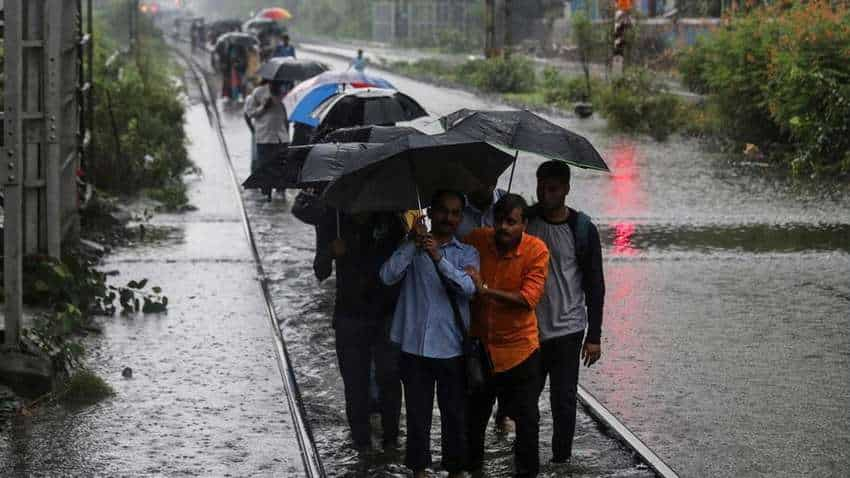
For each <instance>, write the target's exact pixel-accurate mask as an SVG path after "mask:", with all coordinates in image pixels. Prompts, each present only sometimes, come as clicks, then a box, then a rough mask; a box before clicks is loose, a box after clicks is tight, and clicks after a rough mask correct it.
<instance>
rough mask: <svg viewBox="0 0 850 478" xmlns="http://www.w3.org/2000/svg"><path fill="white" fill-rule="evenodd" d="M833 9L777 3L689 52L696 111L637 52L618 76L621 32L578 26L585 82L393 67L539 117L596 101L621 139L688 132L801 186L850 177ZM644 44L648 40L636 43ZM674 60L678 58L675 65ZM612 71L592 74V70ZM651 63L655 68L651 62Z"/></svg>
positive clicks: (583, 21) (838, 15) (552, 74)
mask: <svg viewBox="0 0 850 478" xmlns="http://www.w3.org/2000/svg"><path fill="white" fill-rule="evenodd" d="M848 12H849V10H848V7H847V6H846V5H844V4H835V5H831V4H830V2H828V1H826V0H816V1H813V2H807V3H793V4H792V3H789V2H778V3H775V4H773V5H769V6H764V7H757V8H753V9H751V10H747V11H739V12H736V13H733V14H731V15H730V16H728V17H726V19H725V20H726V21H725V24H724V26H723V27H722V28H719V29H718V30H717V31H715V32H713V33H712V34H711V35H707V36H705V37H703V38H701V39H700V40H699V41H698V42H697V44H696V45H694V46H693V47H690V48H687V49H685V50H683V51H681V52H680V53H679V54H678V55H677V56H675V57H674V61H673V62H672V64H675V65H677V69H678V72H679V74H680V76H681V78H682V81H683V83H684V85H685V86H686V87H688V88H689V89H691V90H692V91H694V92H696V93H699V94H701V95H703V98H702V99H701V100H699V101H697V102H695V101H693V100H687V99H684V98H683V97H681V96H679V95H676V94H673V93H671V92H670V91H669V89H668V87H667V85H666V84H665V82H664V81H663V80H662V79H661V78H662V77H661V76H659V74H658V73H657V72H656V71H654V70H650V69H648V68H646V67H644V66H641V65H644V64H647V61H644V60H643V59H640V58H637V57H636V56H635V55H636V53H634V49H635V46H634V45H633V46H632V47H631V49H632V51H629V50H627V51H626V54H625V57H626V58H625V67H624V70H623V73H622V74H621V75H613V74H611V70H610V62H609V60H608V58H610V57H611V52H610V45H611V44H612V42H611V38H610V34H609V33H608V32H607V31H605V29H600V28H593V27H591V25H590V22H589V21H588V20H587V18H586V17H584V16H583V15H581V14H578V15H575V16H574V17H573V20H572V21H573V28H572V32H573V38H572V40H573V44H574V45H576V46H577V48H578V57H579V58H578V60H579V63H580V64H581V65H582V67H583V68H582V69H583V74H581V75H565V74H563V73H561V72H560V71H558V70H556V69H554V68H543V69H538V68H535V66H534V64H533V63H532V62H531V61H529V60H527V59H525V58H523V57H522V56H517V55H514V56H511V57H510V58H508V59H505V58H495V59H490V60H469V61H467V62H464V63H461V64H456V65H454V64H449V63H447V62H443V61H439V60H434V59H428V60H420V61H418V62H414V63H405V62H399V63H394V64H391V65H389V66H390V68H392V69H394V70H396V71H399V72H400V73H403V74H407V75H410V76H415V77H420V78H425V79H429V80H436V81H438V82H447V83H453V84H458V85H463V86H469V87H473V88H476V89H478V90H481V91H483V92H487V93H494V94H499V95H501V96H502V98H503V99H504V100H506V101H508V102H510V103H513V104H516V105H521V106H527V107H531V108H556V109H561V110H571V109H572V108H573V106H574V104H575V103H576V102H580V101H590V102H591V103H593V105H594V107H595V109H596V111H597V112H598V113H599V114H600V115H601V116H602V117H604V118H605V119H606V120H607V123H608V127H609V128H611V129H612V130H616V131H623V132H627V133H634V134H647V135H649V136H651V137H653V138H655V139H656V140H659V141H663V140H665V139H666V138H668V137H669V136H670V135H673V134H676V133H679V134H685V135H689V136H696V137H702V138H706V139H711V140H712V141H713V142H714V143H716V144H720V145H723V146H724V147H725V148H726V149H728V150H729V151H731V152H741V151H744V150H746V151H747V154H748V156H750V157H752V158H754V159H756V160H759V161H770V162H772V163H773V164H776V165H778V166H780V167H783V168H786V169H787V170H788V171H789V172H790V173H791V174H792V175H794V176H821V177H825V176H831V175H839V176H846V175H848V174H850V13H848ZM629 35H631V38H632V40H633V41H635V40H636V39H637V38H639V37H640V32H639V31H636V30H635V31H631V32H630V33H629ZM667 56H670V55H669V54H668V55H666V56H665V58H666V57H667ZM592 63H593V64H596V65H599V64H600V63H601V64H603V65H604V66H606V69H605V73H604V74H600V73H598V70H597V74H596V75H593V74H591V68H590V65H591V64H592ZM650 63H651V62H650Z"/></svg>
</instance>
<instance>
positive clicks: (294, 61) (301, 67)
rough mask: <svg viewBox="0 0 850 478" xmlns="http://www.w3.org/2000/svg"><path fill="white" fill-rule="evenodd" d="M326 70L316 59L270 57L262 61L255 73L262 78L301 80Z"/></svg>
mask: <svg viewBox="0 0 850 478" xmlns="http://www.w3.org/2000/svg"><path fill="white" fill-rule="evenodd" d="M327 70H328V67H327V66H326V65H325V64H323V63H319V62H318V61H313V60H305V59H303V58H292V57H285V58H272V59H270V60H269V61H267V62H265V63H263V66H261V67H260V69H259V70H258V71H257V75H259V76H260V78H262V79H264V80H275V81H293V82H295V81H301V80H306V79H307V78H312V77H314V76H316V75H318V74H320V73H323V72H325V71H327Z"/></svg>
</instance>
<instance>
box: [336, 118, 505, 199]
mask: <svg viewBox="0 0 850 478" xmlns="http://www.w3.org/2000/svg"><path fill="white" fill-rule="evenodd" d="M353 156H358V157H357V159H356V160H355V161H348V162H346V163H345V165H344V169H343V174H342V176H340V177H339V179H337V180H336V181H333V182H332V183H330V185H328V187H327V189H326V190H325V192H324V194H323V198H324V199H325V201H326V202H327V203H328V204H330V205H331V206H333V207H335V208H337V209H341V210H343V211H346V212H349V213H357V212H369V211H404V210H408V209H418V208H419V207H424V206H427V205H428V202H429V200H430V199H431V195H433V194H434V193H435V192H436V191H438V190H440V189H451V190H456V191H460V192H464V193H466V192H470V191H475V190H479V189H481V188H482V187H484V186H486V185H490V184H495V183H496V181H497V180H498V179H499V176H500V175H501V174H502V172H504V170H505V169H506V168H507V167H508V166H509V165H510V164H511V162H512V161H513V156H511V155H510V154H507V153H505V152H504V151H502V150H500V149H498V148H496V147H494V146H492V145H490V144H488V143H486V142H483V141H476V140H473V139H470V138H467V137H464V136H460V135H455V134H452V133H443V134H439V135H433V136H432V135H416V134H413V135H408V136H404V137H401V138H398V139H396V140H395V141H393V142H390V143H386V144H384V145H382V146H379V147H376V148H368V149H365V150H364V151H362V152H360V153H358V154H356V155H353Z"/></svg>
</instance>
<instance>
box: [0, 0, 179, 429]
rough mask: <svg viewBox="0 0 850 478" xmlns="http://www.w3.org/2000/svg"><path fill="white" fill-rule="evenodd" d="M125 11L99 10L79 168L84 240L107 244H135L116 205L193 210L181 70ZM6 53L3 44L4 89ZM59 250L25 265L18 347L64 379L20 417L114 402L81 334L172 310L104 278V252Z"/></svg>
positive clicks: (159, 297)
mask: <svg viewBox="0 0 850 478" xmlns="http://www.w3.org/2000/svg"><path fill="white" fill-rule="evenodd" d="M129 5H130V4H129V2H127V1H126V0H121V1H115V2H109V3H103V4H102V5H101V7H100V8H98V9H97V10H96V12H95V15H96V22H95V37H96V42H95V55H94V56H95V58H94V72H93V76H94V83H95V84H94V90H93V91H94V104H95V109H94V111H93V122H94V130H93V131H92V139H93V142H92V147H91V150H90V154H89V155H88V156H87V157H86V158H85V163H84V166H83V167H84V173H85V179H86V180H87V181H88V182H89V183H91V184H92V185H93V186H94V187H95V190H96V192H95V194H94V199H92V200H90V201H88V204H87V206H86V207H85V208H83V209H82V210H81V218H82V224H83V231H82V235H83V237H87V238H92V237H97V238H98V239H100V238H103V239H104V240H105V242H107V244H108V245H114V244H112V243H126V242H128V241H125V240H123V239H124V238H126V237H129V232H128V231H129V230H128V229H127V228H126V222H127V220H129V219H130V214H129V213H126V211H123V213H125V214H126V216H127V217H126V218H124V219H118V216H120V214H117V213H116V211H117V210H118V207H117V204H118V203H119V202H120V201H125V200H132V199H134V198H136V197H139V196H140V195H141V196H146V197H149V198H151V199H154V200H156V201H158V202H159V203H160V204H161V205H162V206H161V209H164V210H169V211H177V210H182V209H185V208H187V207H188V204H187V197H186V187H185V185H184V183H183V175H184V174H185V173H186V172H187V171H188V170H189V169H190V168H191V167H192V164H191V162H190V161H189V157H188V152H187V149H186V141H187V140H186V134H185V131H184V130H183V119H184V113H185V111H184V104H183V99H182V91H181V89H180V87H179V83H178V81H177V78H179V74H180V71H179V70H178V69H177V66H176V65H175V64H174V63H173V62H172V61H171V59H170V56H169V55H168V54H167V47H166V45H165V43H164V40H163V39H162V37H161V36H160V34H159V32H158V31H157V30H156V29H155V28H154V26H153V24H152V23H151V22H150V19H148V18H147V17H145V16H140V17H139V21H138V29H137V35H136V41H135V42H130V41H129V28H128V24H127V11H128V10H127V9H128V7H129ZM131 43H134V44H133V45H132V48H131V47H130V45H131ZM2 53H3V45H2V42H0V86H2V79H3V75H2V65H3V54H2ZM0 98H2V95H0ZM118 198H120V199H118ZM143 220H144V218H143ZM140 227H141V228H142V231H144V228H143V226H140ZM143 239H144V238H143ZM63 252H64V255H63V257H62V258H61V259H56V258H50V257H46V256H27V257H25V259H24V271H23V272H24V274H23V277H24V284H23V294H24V297H23V299H24V304H25V305H26V306H27V315H28V316H29V317H30V318H31V319H30V320H27V321H26V322H25V323H24V324H23V327H22V330H21V335H22V338H21V341H22V347H23V349H24V350H26V351H29V352H31V353H35V354H39V355H42V356H45V357H49V359H50V361H51V362H52V364H53V368H54V370H56V371H57V372H58V374H59V377H60V378H64V380H63V385H62V387H61V388H60V389H58V390H56V391H54V392H53V393H51V394H48V395H45V396H44V397H41V398H39V399H37V400H36V401H34V402H29V403H27V404H26V405H25V406H23V408H21V409H20V410H18V412H19V413H22V414H28V413H30V412H31V411H32V409H33V408H34V407H36V406H38V405H41V404H44V403H47V402H56V401H70V402H75V403H88V402H91V401H96V400H98V399H100V398H104V397H107V396H109V395H111V394H112V393H113V392H112V390H111V388H110V387H109V385H108V384H107V383H106V382H104V381H103V380H102V379H101V378H99V377H97V375H96V374H94V373H92V372H91V371H89V370H87V369H86V368H85V365H84V361H83V358H84V356H85V353H86V350H85V346H84V343H85V337H86V336H88V335H91V334H97V333H99V332H100V330H101V328H100V325H99V324H98V321H97V317H98V316H114V315H115V314H117V313H121V314H147V313H159V312H164V311H166V310H167V308H168V298H167V297H166V296H165V295H163V293H162V290H161V289H160V288H159V287H156V286H150V285H149V284H148V281H147V279H142V280H131V281H129V282H127V283H126V284H124V285H119V284H116V283H115V282H114V281H111V283H109V282H108V281H107V274H106V273H104V272H101V271H99V270H98V269H97V268H96V266H97V264H98V263H99V260H100V255H101V254H103V252H104V251H103V250H98V251H97V252H93V250H92V249H91V246H86V247H80V248H75V247H74V246H73V245H71V244H68V245H65V246H63ZM2 300H3V294H2V281H0V302H1V301H2ZM0 392H2V390H0ZM4 393H5V392H4ZM15 400H16V399H14V397H13V396H12V395H9V396H3V397H0V411H2V410H3V409H4V408H3V407H4V406H6V405H9V404H10V403H12V402H13V401H15ZM4 403H5V405H4ZM6 408H8V407H6ZM7 411H8V410H7Z"/></svg>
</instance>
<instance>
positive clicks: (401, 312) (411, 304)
mask: <svg viewBox="0 0 850 478" xmlns="http://www.w3.org/2000/svg"><path fill="white" fill-rule="evenodd" d="M440 251H441V252H442V254H443V258H442V259H440V261H439V262H437V263H434V261H433V260H432V259H431V256H429V255H428V254H427V253H426V252H423V251H420V250H418V249H417V248H416V245H415V244H414V243H413V241H405V242H404V243H403V244H402V245H401V246H399V248H398V249H396V251H395V252H394V253H393V255H392V256H391V257H390V258H389V259H388V260H387V261H386V262H385V263H384V265H383V266H382V267H381V272H380V276H381V280H382V281H383V282H384V283H385V284H387V285H393V284H396V283H398V282H399V281H403V282H402V285H401V294H400V295H399V299H398V303H397V304H396V308H395V314H394V315H393V324H392V329H391V331H390V340H392V341H393V342H395V343H397V344H400V345H401V350H402V351H404V352H407V353H409V354H413V355H418V356H421V357H430V358H453V357H458V356H460V355H462V354H463V346H462V344H463V336H462V334H461V331H460V330H458V328H457V325H456V324H455V319H454V314H453V312H452V306H451V303H450V302H449V298H448V295H447V294H446V288H445V286H443V283H442V281H441V280H440V277H439V276H438V275H437V268H439V269H440V272H441V273H442V274H443V276H444V277H445V278H446V279H448V283H449V284H450V287H451V288H452V289H453V290H454V293H455V298H456V300H457V305H458V308H459V309H460V314H461V316H462V318H463V322H464V325H465V326H466V327H467V328H469V300H470V299H471V298H472V296H473V295H475V284H474V283H473V282H472V278H470V277H469V274H467V273H466V272H464V268H466V267H474V268H475V269H478V268H479V258H478V251H477V250H475V248H474V247H472V246H469V245H467V244H462V243H461V242H459V241H458V240H457V239H452V240H451V241H450V242H447V243H446V244H443V245H442V246H440Z"/></svg>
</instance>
